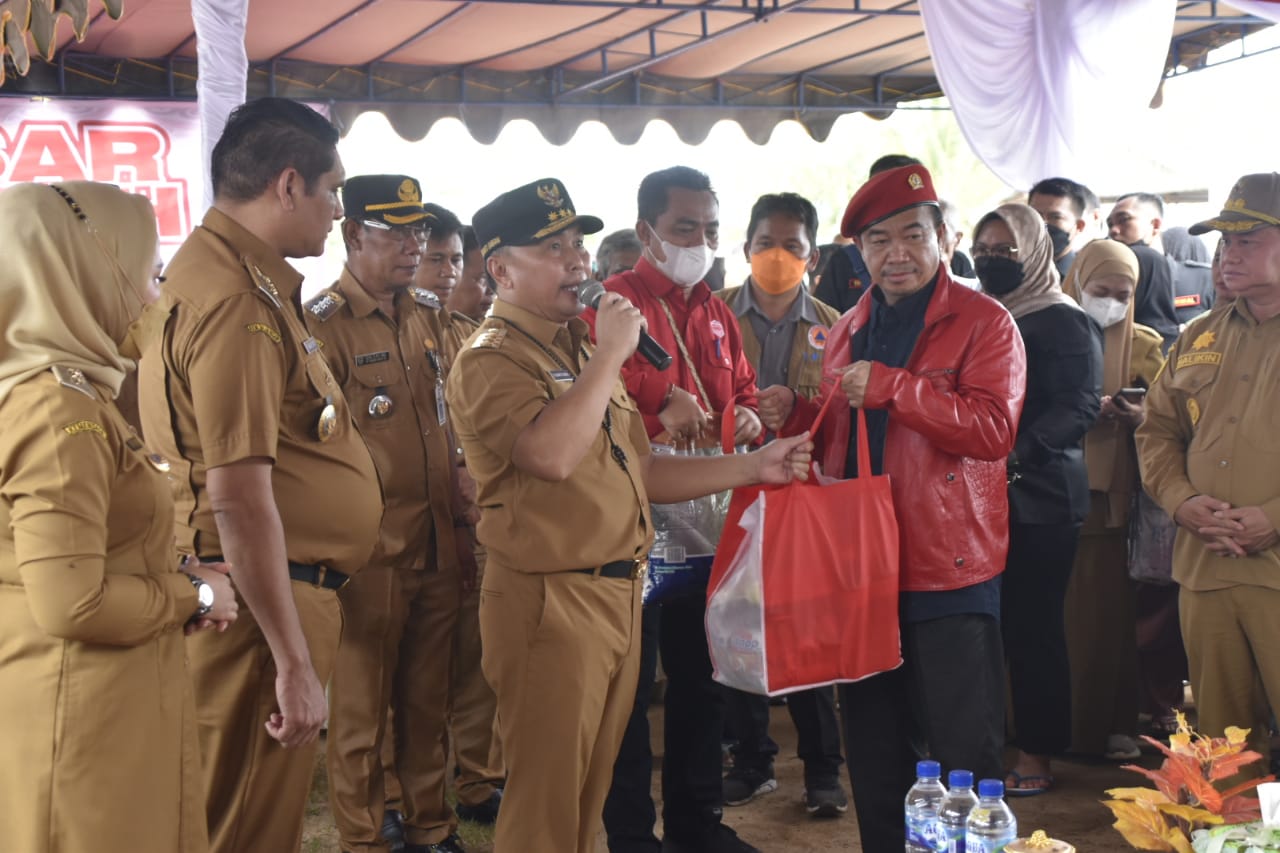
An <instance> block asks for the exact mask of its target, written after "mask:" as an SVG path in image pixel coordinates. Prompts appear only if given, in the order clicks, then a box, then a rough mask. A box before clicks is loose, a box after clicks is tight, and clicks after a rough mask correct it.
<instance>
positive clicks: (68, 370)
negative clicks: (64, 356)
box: [49, 364, 98, 400]
mask: <svg viewBox="0 0 1280 853" xmlns="http://www.w3.org/2000/svg"><path fill="white" fill-rule="evenodd" d="M49 370H51V371H52V372H53V378H54V379H57V380H58V384H59V385H61V386H62V387H63V388H70V389H72V390H73V391H79V392H80V393H81V394H84V395H85V396H86V397H88V398H89V399H90V400H96V399H98V392H97V391H95V390H94V389H93V385H91V384H90V383H89V380H88V379H86V378H85V375H84V371H82V370H80V369H79V368H76V367H63V366H62V365H61V364H55V365H54V366H53V367H51V368H49Z"/></svg>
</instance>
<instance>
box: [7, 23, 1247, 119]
mask: <svg viewBox="0 0 1280 853" xmlns="http://www.w3.org/2000/svg"><path fill="white" fill-rule="evenodd" d="M1055 2H1058V4H1059V5H1060V6H1062V7H1064V8H1066V7H1071V6H1076V5H1080V4H1076V3H1074V2H1073V3H1061V0H1055ZM1165 2H1166V3H1167V4H1169V5H1171V6H1172V5H1176V19H1175V20H1174V22H1173V27H1172V35H1171V39H1170V40H1169V47H1168V51H1167V58H1166V61H1165V64H1164V70H1165V73H1167V74H1169V73H1178V72H1180V71H1185V70H1188V69H1194V68H1196V67H1199V66H1202V65H1203V64H1204V63H1205V61H1206V56H1207V54H1208V52H1209V51H1210V50H1211V49H1212V48H1215V47H1218V46H1221V45H1223V44H1225V43H1227V42H1230V41H1233V40H1238V39H1241V38H1242V37H1244V36H1246V35H1248V34H1249V33H1251V32H1253V31H1255V30H1257V29H1259V28H1261V27H1263V26H1266V25H1267V19H1265V18H1263V17H1260V16H1259V15H1258V14H1257V9H1256V8H1254V9H1253V10H1252V11H1253V14H1250V13H1245V12H1241V11H1238V10H1237V8H1235V6H1227V5H1226V4H1224V3H1220V2H1210V0H1204V1H1203V2H1177V3H1176V4H1175V3H1174V0H1165ZM1247 2H1248V0H1242V2H1241V3H1240V4H1238V5H1241V6H1243V5H1246V3H1247ZM52 5H56V6H58V7H62V8H64V9H65V10H66V11H67V13H68V14H70V15H71V16H72V17H73V18H74V19H76V20H77V22H78V23H79V24H80V25H85V26H87V33H86V35H85V38H84V41H83V42H81V43H79V44H77V43H76V42H75V40H74V35H73V33H72V31H71V29H72V28H71V27H68V26H66V25H64V26H62V27H61V28H59V29H58V31H57V32H56V33H52V28H51V26H50V21H51V20H52V18H51V16H50V15H49V14H48V12H47V8H48V7H50V6H52ZM104 5H105V6H107V7H108V8H109V9H110V11H111V12H113V13H117V12H120V9H119V7H120V6H121V5H123V12H122V14H121V15H120V17H119V20H112V18H111V16H110V15H109V14H107V12H108V9H106V8H103V6H104ZM195 5H196V6H197V7H199V6H200V5H201V4H200V2H199V0H197V2H196V4H195ZM239 5H240V2H239V0H225V2H218V3H215V4H209V9H210V10H211V11H212V13H213V14H214V15H216V16H217V17H219V18H222V19H226V18H234V16H235V14H236V13H235V10H236V7H237V6H239ZM936 5H937V6H938V8H942V7H943V6H944V5H950V6H953V7H959V8H960V9H964V8H965V7H966V6H972V5H975V4H973V3H972V2H970V3H967V4H966V3H965V2H963V0H948V2H947V3H946V4H936ZM976 5H977V6H979V7H981V6H984V5H986V6H991V5H993V4H991V3H985V4H984V3H978V4H976ZM994 5H996V6H999V5H1001V3H1000V2H997V3H995V4H994ZM1019 5H1021V6H1024V7H1027V8H1030V5H1031V4H1025V3H1023V4H1019ZM1113 5H1117V6H1123V5H1126V3H1115V4H1113ZM1255 5H1262V4H1255ZM920 6H921V3H920V2H918V0H308V2H306V3H305V4H300V3H297V2H295V0H253V2H252V3H249V4H248V8H247V15H246V25H245V27H244V45H243V49H244V51H245V54H246V56H247V60H248V62H249V75H248V81H247V91H248V94H249V95H250V96H256V95H263V94H278V95H284V96H290V97H296V98H302V99H306V100H312V101H325V102H330V103H331V104H332V106H333V111H334V114H335V115H336V116H337V117H338V118H339V120H341V121H343V122H345V123H347V124H349V122H350V121H351V120H352V119H353V118H354V116H355V115H357V114H358V113H359V112H361V111H364V110H366V109H378V110H381V111H382V112H384V113H386V114H387V116H388V118H389V120H390V121H391V124H392V126H393V127H395V129H396V130H397V132H399V133H400V134H401V135H402V136H404V137H406V138H408V139H418V138H421V137H422V136H423V135H424V134H425V133H426V132H427V130H429V129H430V127H431V125H432V124H434V123H435V122H436V121H437V120H439V119H441V118H444V117H449V116H452V117H456V118H459V119H461V120H462V121H463V122H464V123H465V124H466V126H467V127H468V129H469V130H470V132H471V133H472V135H473V136H474V137H475V138H476V139H478V140H479V141H482V142H489V141H492V140H493V139H494V138H495V137H496V136H497V134H498V133H499V132H500V131H501V129H502V127H503V126H504V125H505V124H506V123H507V122H508V121H510V120H512V119H516V118H524V119H528V120H529V121H531V122H533V123H534V124H535V125H536V126H537V127H538V128H539V129H540V130H541V132H542V133H543V135H544V136H545V137H546V138H547V139H549V140H550V141H552V142H562V141H564V140H567V139H568V138H569V137H571V136H572V135H573V133H574V132H575V131H576V130H577V128H578V126H579V125H580V124H581V123H582V122H583V121H587V120H592V119H595V120H599V121H602V122H604V123H605V124H606V125H608V127H609V128H610V129H611V131H612V132H613V134H614V136H615V138H617V139H618V140H619V141H622V142H627V143H630V142H634V141H636V140H637V139H638V138H639V136H640V134H641V133H642V132H643V130H644V128H645V126H646V125H647V124H648V122H649V121H650V120H652V119H655V118H661V119H663V120H665V121H667V122H669V123H670V124H671V125H672V126H673V127H674V128H675V129H676V132H677V133H678V134H679V135H680V137H681V138H682V139H684V140H685V141H686V142H693V143H696V142H699V141H701V140H702V139H704V138H705V137H706V134H707V133H708V131H709V130H710V128H711V126H712V125H714V124H715V123H716V122H717V121H720V120H721V119H725V118H731V119H733V120H736V121H737V122H738V123H739V124H741V125H742V127H743V130H744V131H745V132H746V133H747V135H748V136H749V137H750V138H751V139H753V140H755V141H757V142H764V141H766V140H767V139H768V137H769V134H770V133H771V132H772V129H773V127H774V125H775V124H776V123H777V122H778V121H781V120H786V119H793V120H795V121H798V122H800V123H801V124H803V125H804V126H805V127H806V128H807V129H808V130H809V132H810V133H811V134H812V135H813V136H814V137H815V138H817V139H819V140H821V139H825V138H826V136H827V134H828V132H829V131H830V128H831V125H832V124H833V122H834V121H835V120H836V119H837V118H838V117H839V116H841V115H844V114H846V113H849V112H858V111H861V112H866V113H868V114H870V115H873V116H885V115H888V114H889V112H890V111H892V110H893V109H894V108H895V107H897V106H898V105H901V104H910V103H911V102H913V101H918V100H922V99H930V98H936V97H938V96H939V95H940V94H941V88H940V86H939V83H938V75H937V72H936V71H935V64H934V60H933V58H932V55H931V52H930V44H929V40H928V39H927V38H926V35H925V23H926V21H925V20H924V19H923V18H922V15H921V8H920ZM27 8H33V9H35V10H36V16H35V17H34V18H33V19H32V24H31V27H32V29H33V31H34V32H33V35H37V36H40V37H41V39H43V41H44V42H47V44H45V43H38V42H40V41H41V39H35V40H33V39H29V38H28V39H22V40H21V43H22V44H24V45H30V46H31V48H33V52H39V51H40V50H41V49H45V48H47V49H48V51H49V55H50V56H52V61H42V60H41V59H39V58H36V59H35V61H33V62H32V64H31V69H30V71H29V73H27V74H26V76H25V77H22V78H17V79H15V76H14V75H13V74H12V73H10V75H9V78H8V79H7V80H6V81H5V82H4V84H3V87H2V88H0V95H6V94H12V95H19V94H26V95H35V94H38V95H50V96H54V95H60V96H73V97H95V96H110V97H130V98H160V99H166V100H172V99H175V98H177V99H181V98H193V97H195V95H196V77H197V75H196V64H197V63H196V35H195V33H196V26H195V24H194V23H193V14H192V0H110V2H108V3H105V4H104V3H103V2H101V0H94V2H92V3H90V2H89V0H0V15H4V16H6V17H9V18H10V20H9V21H8V23H7V25H6V27H5V31H6V41H7V42H8V43H9V45H10V48H11V51H10V53H11V56H12V57H13V58H16V59H19V60H20V59H21V56H20V52H19V51H14V50H12V48H13V47H14V46H15V45H16V44H17V43H18V42H19V39H18V38H17V36H18V35H20V31H19V27H18V22H20V21H21V19H22V15H23V11H24V10H25V9H27ZM91 11H92V12H94V13H95V14H94V16H93V17H92V20H90V12H91ZM213 23H214V24H217V23H225V20H223V21H220V22H213ZM1162 38H1163V36H1162ZM1246 43H1247V40H1246ZM220 52H222V51H220Z"/></svg>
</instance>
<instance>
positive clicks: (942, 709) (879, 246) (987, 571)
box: [760, 166, 1026, 853]
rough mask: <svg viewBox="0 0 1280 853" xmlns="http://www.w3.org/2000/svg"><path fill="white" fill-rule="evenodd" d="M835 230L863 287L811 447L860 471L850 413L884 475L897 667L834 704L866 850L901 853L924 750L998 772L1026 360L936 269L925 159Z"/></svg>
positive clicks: (847, 318) (1002, 319)
mask: <svg viewBox="0 0 1280 853" xmlns="http://www.w3.org/2000/svg"><path fill="white" fill-rule="evenodd" d="M841 232H842V233H843V234H845V235H846V236H849V237H852V238H853V239H854V242H855V243H857V245H858V248H859V249H860V250H861V251H862V254H863V257H864V258H865V260H866V262H867V268H868V270H869V271H870V273H871V277H872V281H873V282H874V284H875V286H874V287H873V288H872V289H871V290H870V291H868V293H867V294H866V295H864V296H863V298H862V299H861V300H859V301H858V303H857V305H855V306H854V307H853V308H852V309H850V310H849V312H848V313H846V314H845V315H844V317H842V318H841V320H840V322H839V323H838V324H836V326H835V328H833V329H832V330H831V336H830V337H829V338H828V341H827V347H826V351H825V354H824V365H823V367H824V372H825V373H826V374H827V375H828V376H829V377H830V378H831V379H833V380H834V381H833V383H832V385H831V386H830V387H831V390H830V391H828V392H827V393H834V394H838V395H840V396H841V397H842V398H847V400H848V405H833V406H832V409H831V412H830V413H829V414H828V415H827V417H826V418H825V419H824V422H823V423H822V424H821V425H819V431H818V433H817V436H816V442H817V446H818V451H816V452H815V455H819V458H821V460H822V467H823V470H824V471H825V472H826V473H827V474H829V475H834V476H844V477H850V476H853V475H854V474H855V473H856V465H857V463H856V459H857V456H856V454H854V453H851V452H849V449H850V446H851V442H852V441H853V439H854V438H855V436H854V435H853V426H852V424H853V417H852V407H855V406H861V407H864V408H865V409H866V415H867V437H868V439H869V440H870V445H871V456H872V468H873V469H874V473H876V474H880V473H884V474H888V475H890V477H891V480H892V485H893V498H894V506H895V508H896V510H897V516H898V525H899V527H900V529H901V577H900V586H901V590H902V595H901V606H900V619H901V633H902V656H903V665H902V666H901V667H900V668H899V669H897V670H894V671H892V672H887V673H883V674H881V675H876V676H873V677H871V678H868V679H865V680H863V681H860V682H857V683H855V684H845V685H841V688H840V706H841V711H842V713H843V716H844V726H845V736H846V754H847V756H848V766H849V778H850V782H851V784H852V786H853V794H854V804H855V807H856V808H857V813H858V824H859V829H860V831H861V834H862V849H863V850H865V851H867V853H890V851H894V853H896V851H898V850H901V849H902V843H903V811H902V801H903V798H904V796H905V795H906V792H907V789H908V788H909V787H910V786H911V784H912V781H913V780H914V767H915V761H916V759H917V758H921V757H924V753H926V752H927V754H928V756H929V757H932V758H934V759H936V760H938V761H939V762H941V763H942V765H943V771H944V773H945V772H946V771H948V770H955V769H965V770H972V771H973V772H974V773H975V774H976V775H975V778H996V779H999V778H1002V777H1003V775H1004V774H1003V768H1002V764H1001V748H1002V745H1003V741H1004V730H1003V723H1004V664H1003V649H1002V646H1001V642H1000V626H999V617H1000V577H999V575H1000V573H1001V572H1002V571H1003V570H1004V564H1005V556H1006V552H1007V551H1008V546H1009V507H1008V500H1007V486H1006V475H1005V463H1006V458H1007V457H1008V455H1009V453H1010V451H1012V450H1013V442H1014V437H1015V435H1016V433H1017V427H1018V417H1019V415H1020V414H1021V411H1022V401H1023V396H1024V392H1025V387H1026V357H1025V353H1024V351H1023V348H1022V339H1021V337H1020V336H1019V334H1018V329H1017V327H1016V326H1015V325H1014V322H1013V318H1012V317H1010V315H1009V313H1008V312H1007V311H1006V310H1005V309H1004V308H1003V307H1002V306H1001V305H999V304H998V303H996V302H995V301H994V300H992V299H990V298H988V297H987V296H984V295H983V294H981V293H977V292H975V291H972V290H969V289H968V288H965V287H963V286H962V285H959V284H956V283H955V282H953V281H952V280H951V278H950V276H949V275H948V273H947V270H946V267H945V265H943V264H942V263H941V262H940V258H939V251H938V241H939V238H940V236H941V233H942V219H941V215H940V214H939V211H938V204H937V195H936V194H935V192H934V190H933V182H932V178H931V177H930V175H929V173H928V171H927V170H926V169H925V168H923V167H922V166H904V167H902V168H898V169H893V170H891V171H888V172H883V173H881V174H879V175H877V176H876V177H874V178H872V179H871V180H869V181H868V182H867V183H866V184H864V185H863V187H862V188H861V189H860V190H858V192H857V193H856V194H855V195H854V197H853V198H852V199H851V200H850V202H849V206H848V208H847V209H846V210H845V215H844V220H843V222H842V223H841ZM821 402H822V400H812V401H810V400H804V399H799V400H797V399H795V396H794V394H793V393H792V392H791V391H789V390H787V389H785V388H780V387H772V388H767V389H765V390H763V391H761V392H760V414H761V417H762V419H763V421H764V423H765V425H766V426H768V427H769V428H771V429H776V428H778V427H782V428H784V429H786V430H799V429H801V428H804V427H807V426H809V425H810V424H811V423H812V422H813V419H814V417H815V415H816V414H817V411H818V405H819V404H820V403H821ZM839 402H840V401H837V403H839ZM784 422H785V423H784Z"/></svg>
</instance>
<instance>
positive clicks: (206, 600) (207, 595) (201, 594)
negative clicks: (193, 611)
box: [196, 583, 213, 610]
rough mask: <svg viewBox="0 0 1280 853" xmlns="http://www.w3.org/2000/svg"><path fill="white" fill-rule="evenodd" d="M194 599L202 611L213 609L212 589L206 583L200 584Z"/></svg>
mask: <svg viewBox="0 0 1280 853" xmlns="http://www.w3.org/2000/svg"><path fill="white" fill-rule="evenodd" d="M196 597H197V598H198V599H199V601H200V607H201V608H202V609H204V610H208V609H209V608H211V607H213V587H211V586H209V585H208V584H207V583H202V584H200V586H199V588H197V589H196Z"/></svg>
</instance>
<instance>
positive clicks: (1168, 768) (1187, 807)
mask: <svg viewBox="0 0 1280 853" xmlns="http://www.w3.org/2000/svg"><path fill="white" fill-rule="evenodd" d="M1248 737H1249V730H1248V729H1239V728H1236V727H1235V726H1230V727H1228V728H1227V730H1226V737H1220V738H1210V737H1205V736H1204V735H1202V734H1199V733H1197V732H1196V731H1194V730H1193V729H1192V728H1191V727H1190V726H1188V725H1187V718H1186V717H1185V716H1183V715H1182V714H1178V730H1177V732H1176V733H1174V734H1172V735H1170V736H1169V745H1168V746H1167V747H1166V746H1165V745H1164V744H1162V743H1160V742H1159V741H1157V740H1155V739H1153V738H1149V737H1145V736H1144V737H1143V740H1145V741H1147V742H1148V743H1150V744H1152V745H1153V746H1155V747H1156V748H1157V749H1159V750H1160V751H1161V752H1163V753H1164V755H1165V759H1164V762H1163V763H1162V764H1161V765H1160V768H1159V769H1158V770H1147V769H1145V768H1143V767H1138V766H1136V765H1133V764H1126V765H1124V769H1126V770H1132V771H1134V772H1136V773H1141V774H1142V775H1143V776H1146V777H1147V778H1148V779H1150V780H1151V781H1152V782H1153V783H1155V790H1152V789H1151V788H1112V789H1111V790H1109V791H1107V794H1108V795H1109V796H1111V797H1112V798H1113V799H1110V800H1103V802H1102V804H1103V805H1104V806H1106V807H1107V808H1109V809H1111V811H1112V813H1113V814H1114V815H1115V816H1116V822H1115V824H1114V826H1115V828H1116V829H1117V830H1119V832H1120V834H1121V835H1123V836H1124V838H1125V841H1128V842H1129V845H1130V846H1132V847H1134V848H1136V849H1138V850H1171V851H1176V853H1193V851H1192V847H1191V833H1192V832H1193V831H1195V830H1197V829H1207V828H1209V827H1211V826H1218V825H1222V824H1238V823H1247V822H1249V821H1254V820H1258V818H1259V817H1260V813H1259V807H1258V800H1257V799H1256V798H1254V797H1246V796H1244V794H1245V792H1246V791H1252V790H1253V789H1254V788H1256V787H1257V786H1258V785H1259V784H1261V783H1263V782H1270V781H1271V780H1272V779H1274V778H1275V777H1274V776H1265V777H1262V778H1259V779H1251V780H1249V781H1247V782H1241V783H1239V784H1237V785H1233V786H1231V787H1230V788H1227V789H1225V790H1220V789H1219V786H1218V784H1217V783H1220V782H1222V781H1223V780H1226V779H1228V778H1230V777H1232V776H1234V775H1236V774H1237V773H1239V772H1240V771H1241V770H1242V769H1243V768H1245V767H1247V766H1249V765H1250V764H1253V763H1254V762H1255V761H1261V760H1262V756H1261V755H1259V754H1258V753H1256V752H1254V751H1253V750H1250V749H1248V748H1246V747H1247V738H1248Z"/></svg>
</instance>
